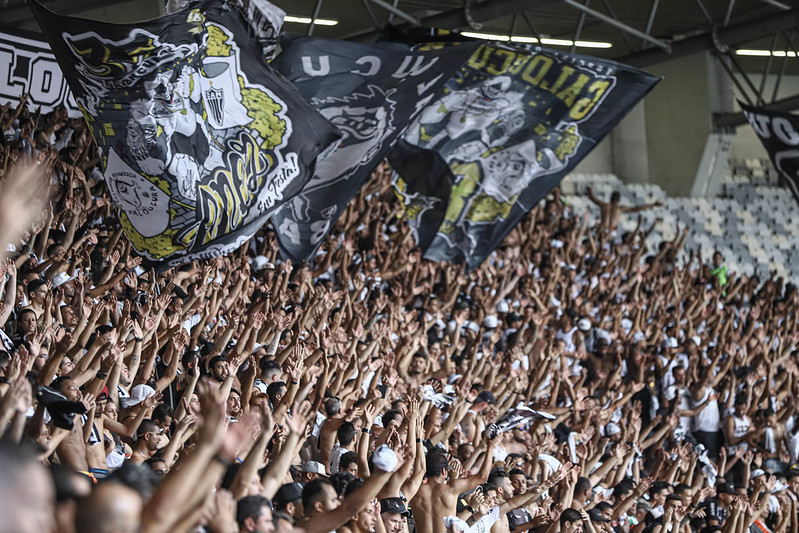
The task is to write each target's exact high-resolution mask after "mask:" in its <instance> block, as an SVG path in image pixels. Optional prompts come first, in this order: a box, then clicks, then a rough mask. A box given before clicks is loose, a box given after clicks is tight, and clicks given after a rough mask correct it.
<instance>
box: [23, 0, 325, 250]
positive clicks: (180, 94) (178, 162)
mask: <svg viewBox="0 0 799 533" xmlns="http://www.w3.org/2000/svg"><path fill="white" fill-rule="evenodd" d="M31 9H32V10H33V12H34V14H35V15H36V18H37V20H38V21H39V24H40V26H41V27H42V30H43V31H44V33H45V35H46V36H47V37H48V38H49V40H50V43H51V46H52V50H53V53H54V54H55V56H56V59H57V60H58V62H59V65H60V66H61V70H62V71H63V73H64V76H65V77H66V78H67V81H68V82H69V86H70V89H71V90H72V93H73V95H74V97H75V101H76V102H77V104H78V106H79V108H80V109H81V111H82V113H83V115H84V117H85V119H86V122H87V123H88V125H89V129H90V131H91V132H92V134H93V136H94V139H95V140H96V142H97V145H98V147H99V149H100V155H101V164H102V168H103V172H104V175H105V179H106V182H107V184H108V189H109V191H110V193H111V197H112V198H113V200H114V202H115V204H116V205H117V206H118V207H119V217H120V222H121V224H122V227H123V228H124V230H125V232H126V233H127V235H128V238H129V239H130V241H131V243H132V244H133V247H134V248H135V249H136V251H137V252H138V253H140V254H142V255H143V256H144V257H146V258H147V259H149V260H151V261H154V262H155V261H157V262H166V265H174V264H178V263H181V262H184V261H188V260H192V259H198V258H206V257H213V256H216V255H220V254H224V253H227V252H229V251H231V250H233V249H235V248H237V247H238V246H240V245H241V244H243V243H244V242H245V241H246V240H247V239H248V238H250V237H251V236H252V235H253V234H254V233H255V232H256V231H257V230H258V228H260V227H261V226H262V225H263V224H264V222H266V220H267V218H268V216H269V215H270V214H271V213H272V211H274V210H275V209H276V208H277V207H278V206H280V205H281V204H282V203H283V202H285V201H287V200H288V199H289V198H291V197H292V196H293V195H294V194H296V193H297V192H299V191H300V190H301V189H302V187H303V186H304V185H305V183H306V182H307V181H308V180H309V179H310V177H311V175H312V172H313V168H314V165H315V162H316V159H317V157H318V155H319V154H320V153H321V152H323V151H324V150H325V149H326V148H327V147H328V146H330V145H331V144H332V143H333V142H334V141H335V140H336V139H337V138H338V132H337V131H336V129H335V128H334V127H333V126H332V125H331V124H330V123H329V122H328V121H327V120H326V119H325V118H324V117H322V116H321V115H320V114H319V113H317V112H316V111H315V110H314V109H313V108H311V107H310V106H309V105H308V104H307V103H306V102H305V100H304V99H303V97H302V96H301V95H300V94H299V93H298V92H297V90H296V88H295V87H294V86H293V85H292V84H291V83H290V82H289V81H287V80H286V79H285V78H283V77H282V76H280V75H279V74H277V73H275V72H274V71H273V70H272V69H271V68H270V67H269V66H268V65H267V64H266V63H265V62H264V60H263V58H262V49H261V46H260V44H259V43H258V42H257V41H256V40H255V39H254V38H253V36H252V35H251V32H250V30H249V28H248V23H247V22H246V21H245V20H244V19H243V18H242V16H241V14H240V12H239V11H238V10H236V9H232V8H230V7H229V5H228V4H227V3H225V2H205V3H192V4H191V5H190V7H189V8H188V9H186V10H184V11H180V12H177V13H174V14H171V15H167V16H165V17H162V18H159V19H155V20H151V21H147V22H143V23H137V24H126V25H120V24H106V23H102V22H95V21H89V20H84V19H78V18H73V17H65V16H61V15H57V14H55V13H53V12H51V11H49V10H47V9H45V8H44V7H42V6H41V5H40V4H38V3H36V2H35V1H32V2H31Z"/></svg>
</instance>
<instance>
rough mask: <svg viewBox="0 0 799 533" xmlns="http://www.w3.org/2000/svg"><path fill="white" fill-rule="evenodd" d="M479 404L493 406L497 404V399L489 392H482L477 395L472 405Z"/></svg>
mask: <svg viewBox="0 0 799 533" xmlns="http://www.w3.org/2000/svg"><path fill="white" fill-rule="evenodd" d="M480 402H487V403H489V404H490V405H494V404H495V403H497V399H496V398H495V397H494V393H493V392H491V391H490V390H484V391H483V392H481V393H480V394H478V395H477V398H475V399H474V403H480Z"/></svg>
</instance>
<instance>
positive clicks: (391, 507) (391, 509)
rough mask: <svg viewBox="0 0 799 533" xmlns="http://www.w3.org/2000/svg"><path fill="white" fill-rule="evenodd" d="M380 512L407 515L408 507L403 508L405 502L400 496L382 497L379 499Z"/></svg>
mask: <svg viewBox="0 0 799 533" xmlns="http://www.w3.org/2000/svg"><path fill="white" fill-rule="evenodd" d="M380 512H381V513H392V514H401V515H407V514H409V513H408V509H406V508H405V502H403V501H402V498H383V499H382V500H380Z"/></svg>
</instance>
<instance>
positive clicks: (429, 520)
mask: <svg viewBox="0 0 799 533" xmlns="http://www.w3.org/2000/svg"><path fill="white" fill-rule="evenodd" d="M457 505H458V494H457V493H453V492H452V490H451V489H450V487H448V486H447V485H445V484H439V483H425V484H423V485H422V486H421V487H419V491H418V492H417V493H416V496H415V497H414V498H413V500H411V508H412V509H413V517H414V519H415V520H416V530H417V531H419V533H446V531H447V528H446V526H445V525H444V517H445V516H451V515H455V514H456V513H455V511H456V508H457Z"/></svg>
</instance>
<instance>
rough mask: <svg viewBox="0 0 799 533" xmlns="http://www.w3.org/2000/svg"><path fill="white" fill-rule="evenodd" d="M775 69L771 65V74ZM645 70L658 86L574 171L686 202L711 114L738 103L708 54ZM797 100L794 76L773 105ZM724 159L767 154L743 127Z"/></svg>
mask: <svg viewBox="0 0 799 533" xmlns="http://www.w3.org/2000/svg"><path fill="white" fill-rule="evenodd" d="M794 61H795V60H794ZM778 68H779V65H778V64H777V63H775V64H774V65H773V67H772V71H774V72H776V71H777V69H778ZM648 70H649V72H651V73H652V74H655V75H658V76H662V77H663V80H662V81H661V82H660V83H659V84H658V85H657V86H656V87H655V88H654V89H653V90H652V92H651V93H650V94H649V95H648V96H647V97H646V99H645V100H644V101H643V102H642V103H640V104H639V105H638V106H636V107H635V108H634V109H633V110H632V111H631V112H630V114H629V115H627V117H626V118H625V119H624V120H623V121H622V122H621V123H620V124H619V125H618V126H617V127H616V128H615V129H614V130H613V131H612V132H611V134H610V135H609V136H608V137H607V138H606V139H605V140H604V141H603V142H602V143H601V144H600V146H598V147H597V149H596V150H595V152H594V153H592V154H591V155H590V156H589V157H588V158H586V159H585V160H584V161H583V162H582V163H581V164H580V165H578V166H577V168H576V169H575V171H576V172H597V173H606V172H612V173H614V174H616V175H617V176H618V177H619V178H620V179H621V180H623V181H625V182H627V183H655V184H658V185H659V186H661V187H662V188H663V189H664V190H666V192H668V193H669V194H670V195H674V196H687V195H690V193H691V188H692V185H693V182H694V179H695V177H696V173H697V170H698V168H699V163H700V161H701V158H702V152H703V150H704V148H705V144H706V141H707V138H708V135H709V134H710V133H711V132H712V113H714V112H737V111H740V108H739V107H738V105H737V103H736V101H735V100H736V98H737V99H742V98H741V95H740V94H737V93H736V90H735V89H734V86H733V84H732V83H731V82H730V80H729V79H728V77H727V74H726V73H725V72H724V71H723V70H722V69H721V68H720V66H719V64H718V62H717V60H716V59H715V58H714V57H713V56H712V55H710V54H695V55H693V56H688V57H685V58H681V59H678V60H675V61H671V62H668V63H663V64H661V65H657V66H655V67H652V68H650V69H648ZM739 79H740V77H739ZM750 79H751V81H752V83H753V84H754V85H755V86H756V87H758V88H759V87H760V84H761V79H762V75H761V74H750ZM776 79H777V76H776V75H774V74H772V75H769V76H767V78H766V84H765V93H766V95H767V100H769V101H770V100H771V96H772V93H773V88H774V85H775V82H776ZM740 81H741V84H742V85H744V82H743V80H742V79H740ZM796 94H799V76H784V77H783V78H782V80H781V82H780V86H779V90H778V92H777V99H778V100H780V99H783V98H787V97H789V96H793V95H796ZM729 158H730V159H731V160H733V161H739V160H743V159H748V158H759V159H767V158H768V154H767V153H766V151H765V149H764V148H763V145H762V144H760V141H759V140H758V139H757V137H756V136H755V133H754V131H753V130H752V128H751V127H750V126H749V125H748V124H746V125H743V126H740V127H739V128H737V131H736V136H735V139H734V141H733V143H732V147H731V150H730V154H729Z"/></svg>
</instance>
